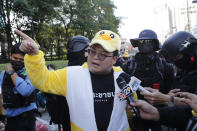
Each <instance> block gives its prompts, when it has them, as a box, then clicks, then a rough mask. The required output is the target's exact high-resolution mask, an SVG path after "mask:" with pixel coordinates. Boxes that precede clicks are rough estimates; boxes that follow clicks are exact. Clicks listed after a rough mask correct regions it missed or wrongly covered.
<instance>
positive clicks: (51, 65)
mask: <svg viewBox="0 0 197 131" xmlns="http://www.w3.org/2000/svg"><path fill="white" fill-rule="evenodd" d="M49 67H51V68H52V69H54V70H55V65H54V64H48V65H47V68H48V69H49Z"/></svg>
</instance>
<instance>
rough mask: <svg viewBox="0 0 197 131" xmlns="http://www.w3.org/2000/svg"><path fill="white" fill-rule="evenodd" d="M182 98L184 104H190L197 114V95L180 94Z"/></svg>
mask: <svg viewBox="0 0 197 131" xmlns="http://www.w3.org/2000/svg"><path fill="white" fill-rule="evenodd" d="M179 95H180V96H182V97H183V98H182V99H181V101H182V102H184V103H186V104H188V105H189V106H190V107H191V108H192V109H193V110H194V111H195V112H197V95H195V94H192V93H188V92H180V93H179Z"/></svg>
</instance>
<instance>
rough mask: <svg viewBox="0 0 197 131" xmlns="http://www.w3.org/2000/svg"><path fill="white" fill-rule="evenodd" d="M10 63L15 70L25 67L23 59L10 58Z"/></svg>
mask: <svg viewBox="0 0 197 131" xmlns="http://www.w3.org/2000/svg"><path fill="white" fill-rule="evenodd" d="M10 63H11V64H12V67H13V69H14V70H15V71H19V70H21V69H23V67H24V62H21V61H15V60H10Z"/></svg>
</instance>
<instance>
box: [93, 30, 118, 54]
mask: <svg viewBox="0 0 197 131" xmlns="http://www.w3.org/2000/svg"><path fill="white" fill-rule="evenodd" d="M94 44H99V45H101V46H102V47H103V48H104V49H105V50H106V51H108V52H113V51H115V50H118V51H120V47H121V39H120V36H119V35H118V34H116V33H114V32H112V31H110V30H101V31H99V32H97V33H96V35H95V37H94V38H93V39H92V42H91V43H90V46H92V45H94Z"/></svg>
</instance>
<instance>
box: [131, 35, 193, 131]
mask: <svg viewBox="0 0 197 131" xmlns="http://www.w3.org/2000/svg"><path fill="white" fill-rule="evenodd" d="M161 53H162V55H163V56H164V57H165V58H166V59H168V60H169V61H171V62H173V63H174V64H175V65H176V66H177V67H179V68H180V69H181V70H182V73H181V75H180V77H179V78H177V79H175V80H176V83H175V84H174V85H173V87H174V88H180V89H181V91H186V92H190V93H194V94H197V81H196V80H197V39H196V38H195V37H194V36H193V35H192V34H190V33H189V32H185V31H180V32H177V33H175V34H173V35H172V36H170V37H169V38H168V39H167V40H166V41H165V42H164V44H163V47H162V49H161ZM190 93H180V95H181V96H184V97H185V98H188V96H187V95H190V97H192V94H190ZM194 96H195V95H193V97H194ZM194 99H195V97H194V98H191V99H190V100H189V101H190V102H191V101H192V102H193V101H194ZM137 103H138V104H136V105H135V106H137V107H139V108H140V111H143V112H144V114H143V113H141V114H143V115H141V117H142V118H143V119H149V120H155V116H157V121H159V122H160V123H163V124H165V125H167V126H170V127H175V128H177V131H183V130H184V131H196V130H197V117H196V116H192V115H194V113H195V112H194V113H193V112H192V111H191V108H190V107H188V106H173V107H163V108H158V109H156V110H154V109H155V108H154V107H151V106H149V107H151V108H147V104H145V103H144V102H143V104H142V103H141V102H137ZM139 103H141V106H140V104H139ZM185 103H188V102H186V101H185ZM142 105H143V106H142ZM145 106H146V107H145ZM190 106H191V105H190ZM191 107H192V106H191ZM192 108H193V109H194V110H195V108H194V107H192ZM145 116H150V117H149V118H145ZM150 118H151V119H150ZM188 121H189V122H188Z"/></svg>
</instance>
